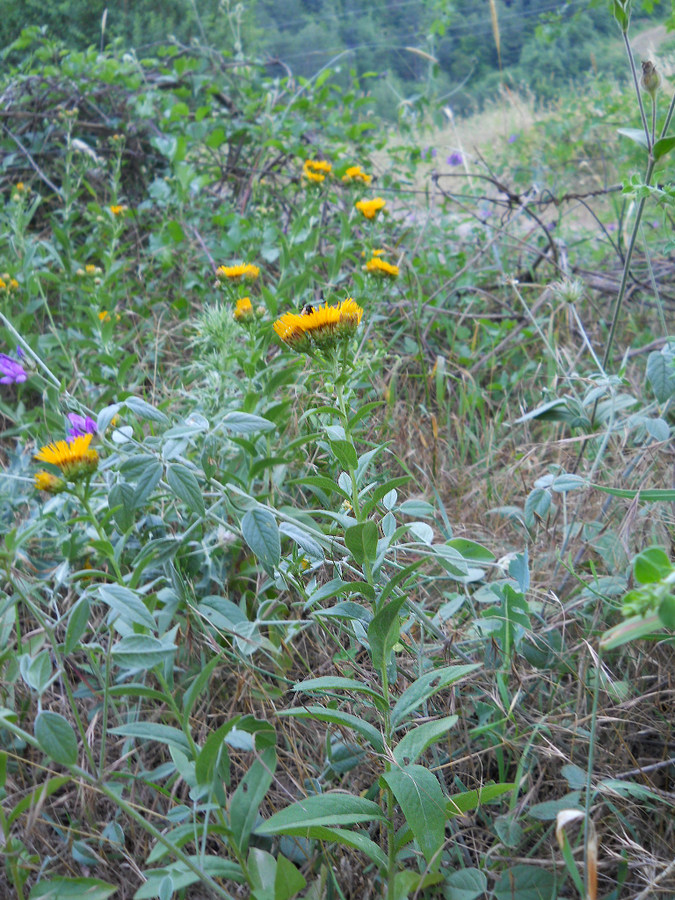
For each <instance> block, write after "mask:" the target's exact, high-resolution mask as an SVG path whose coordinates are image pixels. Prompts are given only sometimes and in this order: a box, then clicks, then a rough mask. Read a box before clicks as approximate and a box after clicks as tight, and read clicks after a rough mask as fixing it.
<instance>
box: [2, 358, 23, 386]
mask: <svg viewBox="0 0 675 900" xmlns="http://www.w3.org/2000/svg"><path fill="white" fill-rule="evenodd" d="M0 375H2V378H0V384H20V383H21V382H22V381H25V380H26V378H28V375H27V374H26V370H25V369H24V367H23V366H22V365H21V363H19V362H17V361H16V360H15V359H12V357H11V356H7V354H6V353H0Z"/></svg>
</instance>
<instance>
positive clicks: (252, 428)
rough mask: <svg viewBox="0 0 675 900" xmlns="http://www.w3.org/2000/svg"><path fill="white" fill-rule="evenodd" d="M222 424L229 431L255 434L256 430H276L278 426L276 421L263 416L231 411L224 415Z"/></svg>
mask: <svg viewBox="0 0 675 900" xmlns="http://www.w3.org/2000/svg"><path fill="white" fill-rule="evenodd" d="M221 424H222V425H223V427H224V428H225V429H226V430H227V431H234V432H235V433H236V434H253V433H255V432H256V431H274V429H275V428H276V427H277V426H276V425H275V424H274V422H270V420H269V419H263V418H262V417H261V416H254V415H251V414H250V413H243V412H229V413H228V414H227V415H226V416H224V417H223V419H222V422H221Z"/></svg>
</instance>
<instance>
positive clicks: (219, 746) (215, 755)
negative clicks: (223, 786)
mask: <svg viewBox="0 0 675 900" xmlns="http://www.w3.org/2000/svg"><path fill="white" fill-rule="evenodd" d="M239 718H240V717H239V716H235V718H234V719H230V720H229V722H225V723H224V724H223V725H221V726H220V728H218V729H216V731H212V732H211V734H210V735H209V736H208V737H207V739H206V740H205V741H204V746H203V747H202V749H201V750H200V752H199V756H198V757H197V759H196V761H195V778H196V779H197V784H201V785H208V786H210V785H212V784H213V781H214V778H215V777H216V776H217V777H218V778H222V780H224V781H227V782H229V762H230V757H229V754H228V752H227V747H226V746H225V737H226V735H227V734H228V733H229V732H230V731H231V730H232V729H233V728H234V726H235V725H236V724H237V722H238V721H239Z"/></svg>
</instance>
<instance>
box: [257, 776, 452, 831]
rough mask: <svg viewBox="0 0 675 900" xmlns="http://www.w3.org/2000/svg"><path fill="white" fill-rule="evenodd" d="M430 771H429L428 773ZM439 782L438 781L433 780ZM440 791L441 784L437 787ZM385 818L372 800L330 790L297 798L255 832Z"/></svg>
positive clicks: (298, 828)
mask: <svg viewBox="0 0 675 900" xmlns="http://www.w3.org/2000/svg"><path fill="white" fill-rule="evenodd" d="M430 774H431V773H430ZM432 777H433V776H432ZM436 783H437V784H438V782H436ZM439 790H440V787H439ZM375 819H377V820H378V821H384V820H385V816H384V814H383V812H382V810H381V809H380V807H379V806H378V805H377V803H373V801H372V800H366V799H365V798H364V797H357V796H355V795H354V794H343V793H340V792H338V791H330V792H329V793H326V794H314V795H313V796H311V797H305V798H304V799H303V800H297V801H296V802H295V803H292V804H291V805H290V806H287V807H286V808H285V809H281V810H279V812H277V813H274V815H273V816H271V817H270V818H269V819H268V820H267V821H266V822H264V823H263V824H262V825H259V826H258V827H257V828H256V830H255V832H256V834H290V833H291V832H293V833H296V834H301V833H302V834H304V831H305V830H306V829H307V828H311V827H312V826H314V825H326V826H331V825H355V824H356V823H357V822H372V821H373V820H375Z"/></svg>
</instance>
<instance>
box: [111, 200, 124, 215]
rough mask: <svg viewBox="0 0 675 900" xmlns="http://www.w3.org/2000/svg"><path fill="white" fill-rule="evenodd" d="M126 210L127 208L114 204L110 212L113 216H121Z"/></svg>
mask: <svg viewBox="0 0 675 900" xmlns="http://www.w3.org/2000/svg"><path fill="white" fill-rule="evenodd" d="M127 208H128V207H126V206H123V205H121V204H118V203H116V204H114V205H113V206H111V207H110V212H111V213H112V214H113V216H123V215H124V213H125V212H126V211H127Z"/></svg>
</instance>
